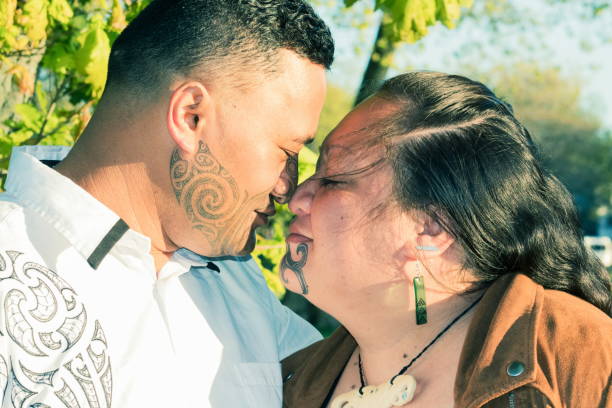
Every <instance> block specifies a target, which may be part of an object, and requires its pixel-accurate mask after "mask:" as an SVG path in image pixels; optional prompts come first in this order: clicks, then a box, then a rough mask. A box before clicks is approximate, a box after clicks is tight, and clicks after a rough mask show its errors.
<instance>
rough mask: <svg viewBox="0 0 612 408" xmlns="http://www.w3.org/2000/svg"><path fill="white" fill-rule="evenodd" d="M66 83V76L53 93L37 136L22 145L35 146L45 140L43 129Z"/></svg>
mask: <svg viewBox="0 0 612 408" xmlns="http://www.w3.org/2000/svg"><path fill="white" fill-rule="evenodd" d="M67 83H68V76H65V77H64V78H63V79H62V83H61V84H60V86H59V87H58V88H57V91H56V92H55V95H54V96H53V99H52V100H51V103H50V104H49V108H48V109H47V113H46V114H45V118H44V119H43V122H42V124H41V125H40V130H39V131H38V133H37V134H35V135H33V136H32V137H30V138H29V139H28V140H26V141H25V142H23V143H22V145H36V144H38V143H40V141H41V140H43V139H44V138H45V127H46V126H47V122H48V121H49V118H50V117H51V114H52V113H53V111H54V110H55V106H56V105H57V101H58V100H59V99H60V98H61V97H62V96H63V95H62V94H63V92H64V90H65V87H66V84H67Z"/></svg>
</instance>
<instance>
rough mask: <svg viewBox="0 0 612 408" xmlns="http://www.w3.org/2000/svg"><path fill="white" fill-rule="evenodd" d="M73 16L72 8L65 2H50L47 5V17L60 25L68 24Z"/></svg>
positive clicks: (54, 0) (52, 0) (65, 0)
mask: <svg viewBox="0 0 612 408" xmlns="http://www.w3.org/2000/svg"><path fill="white" fill-rule="evenodd" d="M73 16H74V12H73V11H72V7H70V4H68V1H67V0H51V3H50V4H49V17H50V18H52V19H54V20H55V21H58V22H60V23H62V24H68V23H69V22H70V19H71V18H72V17H73Z"/></svg>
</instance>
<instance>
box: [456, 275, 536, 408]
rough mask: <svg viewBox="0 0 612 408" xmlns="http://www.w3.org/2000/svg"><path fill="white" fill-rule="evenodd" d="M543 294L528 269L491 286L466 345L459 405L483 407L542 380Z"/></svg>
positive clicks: (458, 381)
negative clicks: (538, 342) (539, 344)
mask: <svg viewBox="0 0 612 408" xmlns="http://www.w3.org/2000/svg"><path fill="white" fill-rule="evenodd" d="M542 296H543V291H542V287H541V286H539V285H538V284H536V283H535V282H533V281H532V280H531V279H530V278H528V277H527V276H525V275H522V274H511V275H506V276H502V277H500V278H498V279H497V280H496V281H495V283H493V284H492V285H491V286H490V287H489V288H488V289H487V291H486V293H485V295H484V297H483V298H482V300H481V302H480V304H479V305H478V306H477V307H476V310H475V312H474V316H473V318H472V321H471V324H470V328H469V329H468V335H467V337H466V339H467V340H466V343H465V344H464V346H463V349H462V351H461V357H460V362H459V369H458V371H457V378H456V381H455V388H454V393H455V403H456V405H457V406H459V407H466V408H469V407H479V406H481V405H483V404H485V403H486V402H488V401H490V400H492V399H494V398H496V397H499V396H500V395H503V394H505V393H507V392H510V391H511V390H513V389H515V388H518V387H521V386H523V385H525V384H528V383H530V382H533V381H535V380H536V371H537V370H536V352H537V350H536V336H537V321H538V318H539V316H540V314H541V312H542V304H543V300H542V299H543V298H542ZM511 365H512V366H511ZM517 367H518V368H519V369H518V370H516V368H517ZM513 368H514V370H513ZM517 372H520V373H519V374H518V375H517Z"/></svg>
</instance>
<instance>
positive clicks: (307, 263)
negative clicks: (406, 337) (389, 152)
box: [281, 97, 411, 309]
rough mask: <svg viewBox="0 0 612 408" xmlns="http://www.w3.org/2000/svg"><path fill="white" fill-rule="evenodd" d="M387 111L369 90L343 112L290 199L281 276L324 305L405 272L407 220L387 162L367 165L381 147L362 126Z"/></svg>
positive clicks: (371, 291)
mask: <svg viewBox="0 0 612 408" xmlns="http://www.w3.org/2000/svg"><path fill="white" fill-rule="evenodd" d="M392 112H393V105H392V104H391V103H390V102H388V101H384V100H382V99H379V98H376V97H375V98H371V99H369V100H367V101H366V102H364V103H363V104H361V105H360V106H359V107H358V108H357V109H355V110H354V111H353V112H351V113H350V114H349V115H348V116H347V117H346V118H344V120H343V121H342V122H341V123H340V124H339V125H338V127H337V128H336V129H335V130H334V131H333V132H332V133H331V134H330V135H329V136H328V137H327V139H326V140H325V142H324V143H323V145H322V148H321V156H320V158H319V161H318V163H317V172H316V173H315V175H314V176H313V177H311V178H310V179H309V180H307V181H305V182H304V183H303V184H302V185H301V186H300V187H299V188H298V190H297V192H296V194H295V196H294V198H293V199H292V200H291V202H290V204H289V208H290V209H291V210H292V211H293V212H294V213H295V214H296V218H295V220H294V221H293V222H292V224H291V227H290V235H289V236H288V238H287V247H288V252H287V255H285V258H284V259H283V263H282V265H281V277H282V278H283V280H284V282H285V285H286V287H287V288H288V289H289V290H292V291H294V292H297V293H303V294H305V295H307V296H308V298H309V299H310V300H311V301H313V303H315V304H317V305H318V306H319V307H322V308H323V309H329V308H333V307H334V305H332V304H331V303H330V302H338V301H340V302H349V303H350V302H352V301H354V302H357V301H358V299H359V301H360V302H361V301H363V299H364V297H368V296H375V295H376V294H377V293H378V291H379V290H382V289H384V288H385V287H388V286H389V284H390V283H392V282H394V281H395V282H398V281H401V280H402V279H404V278H403V275H402V273H401V271H400V269H401V262H400V259H401V251H402V250H401V247H402V244H403V243H404V240H402V237H403V236H405V235H406V234H407V233H410V229H411V228H410V227H411V225H410V222H409V220H408V217H407V216H406V215H404V214H403V213H402V212H401V211H400V210H399V209H398V207H397V206H396V205H395V204H394V203H393V202H391V201H392V180H391V169H390V167H389V166H388V165H387V164H384V163H383V164H382V165H378V166H374V167H372V166H371V165H372V164H373V163H376V162H378V161H379V160H380V159H381V158H382V157H383V155H384V149H382V148H381V147H378V148H377V147H376V146H374V147H370V148H364V142H367V141H368V138H371V137H373V136H372V134H371V132H369V131H368V130H367V129H365V128H367V127H368V126H371V125H373V124H375V123H376V122H377V121H379V120H380V119H382V118H384V117H386V116H387V115H389V114H390V113H392ZM363 169H368V170H365V171H362V170H363ZM352 173H356V174H352ZM383 205H384V206H383Z"/></svg>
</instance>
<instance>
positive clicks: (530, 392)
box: [282, 274, 612, 408]
mask: <svg viewBox="0 0 612 408" xmlns="http://www.w3.org/2000/svg"><path fill="white" fill-rule="evenodd" d="M468 330H469V331H468V335H467V337H466V342H465V344H464V346H463V350H462V352H461V358H460V362H459V369H458V372H457V376H456V380H455V389H454V393H455V407H457V408H477V407H486V408H497V407H510V408H514V407H517V408H518V407H530V408H531V407H546V408H548V407H553V408H561V407H564V408H566V407H567V408H578V407H579V408H612V392H611V390H610V387H611V379H612V319H610V317H608V316H607V315H606V314H605V313H603V312H602V311H600V310H599V309H597V308H595V307H594V306H592V305H591V304H589V303H587V302H585V301H583V300H581V299H578V298H576V297H574V296H572V295H569V294H567V293H565V292H560V291H556V290H548V289H544V288H543V287H542V286H540V285H538V284H537V283H535V282H534V281H532V280H531V279H529V278H528V277H527V276H525V275H521V274H518V275H508V276H504V277H502V278H499V279H498V280H497V281H496V282H495V283H494V284H493V285H491V286H490V287H489V288H488V289H487V291H486V293H485V295H484V297H483V298H482V300H481V301H480V303H479V304H478V305H477V306H476V309H475V311H474V316H473V319H472V321H471V323H470V328H469V329H468ZM355 347H356V344H355V340H354V339H353V338H352V337H351V336H350V334H349V333H348V332H347V331H346V329H344V328H343V327H341V328H339V329H338V330H337V331H336V332H334V334H333V335H332V336H330V337H329V338H327V339H325V340H321V341H320V342H317V343H315V344H313V345H311V346H309V347H308V348H306V349H304V350H301V351H299V352H297V353H295V354H293V355H292V356H289V357H287V358H286V359H285V360H283V362H282V363H283V379H284V404H283V406H284V407H287V408H320V407H321V405H322V403H323V401H324V400H325V398H326V397H327V394H328V393H329V391H330V389H331V388H332V387H333V384H334V381H335V380H336V378H338V376H339V375H340V373H341V372H342V369H343V368H344V366H345V365H346V363H347V362H348V360H349V358H350V356H351V354H352V353H353V351H354V349H355Z"/></svg>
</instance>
